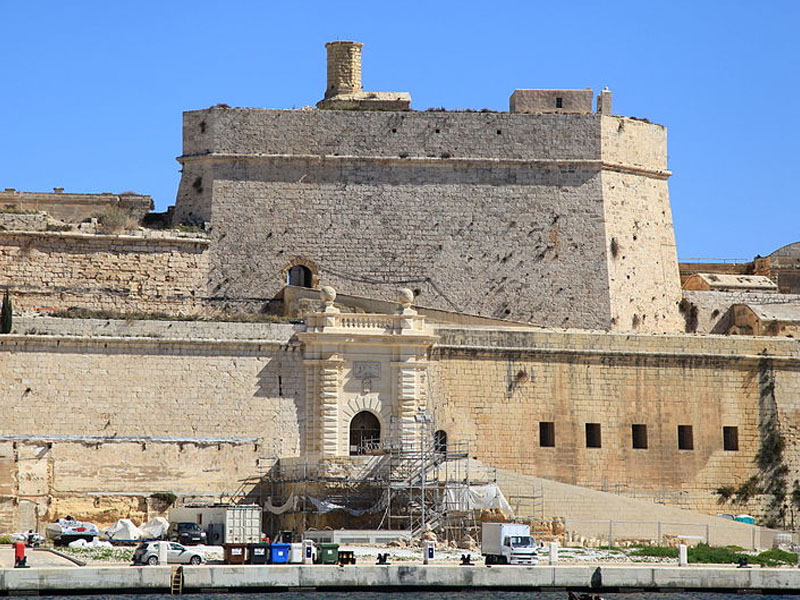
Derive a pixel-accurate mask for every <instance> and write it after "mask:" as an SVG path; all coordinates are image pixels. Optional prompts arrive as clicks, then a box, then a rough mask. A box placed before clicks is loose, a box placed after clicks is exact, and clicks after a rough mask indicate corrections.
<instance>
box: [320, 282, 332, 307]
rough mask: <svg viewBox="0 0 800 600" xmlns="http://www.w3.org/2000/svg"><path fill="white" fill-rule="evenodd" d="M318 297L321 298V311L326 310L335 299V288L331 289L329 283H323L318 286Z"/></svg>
mask: <svg viewBox="0 0 800 600" xmlns="http://www.w3.org/2000/svg"><path fill="white" fill-rule="evenodd" d="M319 297H320V300H322V306H321V307H320V308H322V310H323V311H328V309H331V308H333V302H334V300H336V290H335V289H333V288H332V287H331V286H329V285H323V286H322V287H321V288H319Z"/></svg>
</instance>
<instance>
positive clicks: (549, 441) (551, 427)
mask: <svg viewBox="0 0 800 600" xmlns="http://www.w3.org/2000/svg"><path fill="white" fill-rule="evenodd" d="M539 445H540V446H541V447H543V448H552V447H553V446H555V445H556V424H555V423H553V422H552V421H540V422H539Z"/></svg>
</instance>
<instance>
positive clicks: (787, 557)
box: [628, 544, 797, 567]
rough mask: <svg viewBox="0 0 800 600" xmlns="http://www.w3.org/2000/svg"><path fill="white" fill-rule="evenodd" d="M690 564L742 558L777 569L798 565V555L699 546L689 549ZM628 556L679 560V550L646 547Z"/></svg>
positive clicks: (771, 551) (782, 552) (732, 560)
mask: <svg viewBox="0 0 800 600" xmlns="http://www.w3.org/2000/svg"><path fill="white" fill-rule="evenodd" d="M688 554H689V556H688V558H689V562H690V563H708V564H731V563H732V564H736V563H738V562H739V559H741V558H747V560H748V561H749V562H750V563H752V564H756V565H761V566H763V567H777V566H780V565H796V564H797V554H795V553H794V552H785V551H784V550H765V551H764V552H762V553H761V554H758V555H756V556H753V555H751V554H747V553H746V552H743V548H741V547H740V546H709V545H707V544H698V545H697V546H694V547H692V548H689V552H688ZM628 556H652V557H655V558H674V559H677V558H678V549H677V548H672V547H667V546H644V547H641V548H636V549H635V550H633V551H632V552H629V553H628Z"/></svg>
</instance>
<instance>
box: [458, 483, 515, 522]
mask: <svg viewBox="0 0 800 600" xmlns="http://www.w3.org/2000/svg"><path fill="white" fill-rule="evenodd" d="M445 502H446V506H447V509H448V510H456V511H468V510H492V509H494V510H499V511H502V512H503V513H505V514H507V515H509V516H513V515H514V511H513V510H512V509H511V505H510V504H509V503H508V500H506V497H505V496H504V495H503V492H502V491H501V490H500V488H499V487H498V485H497V484H496V483H489V484H486V485H459V486H455V487H448V488H447V489H446V490H445Z"/></svg>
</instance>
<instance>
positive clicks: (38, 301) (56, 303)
mask: <svg viewBox="0 0 800 600" xmlns="http://www.w3.org/2000/svg"><path fill="white" fill-rule="evenodd" d="M207 245H208V242H207V241H206V240H205V239H201V238H178V237H173V238H164V237H143V236H142V237H140V236H132V235H90V234H80V233H56V232H46V233H45V232H16V231H15V232H11V231H0V288H6V289H9V290H11V292H12V294H13V299H14V303H15V304H14V306H15V308H16V309H32V308H43V307H47V308H52V309H66V308H69V307H72V306H79V307H82V308H89V309H108V310H118V311H122V312H125V311H149V312H156V311H165V312H177V311H179V310H180V311H184V312H190V313H191V312H196V311H197V310H199V307H198V301H199V299H200V297H203V296H205V290H206V285H205V284H206V282H207V279H208V253H207Z"/></svg>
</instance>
